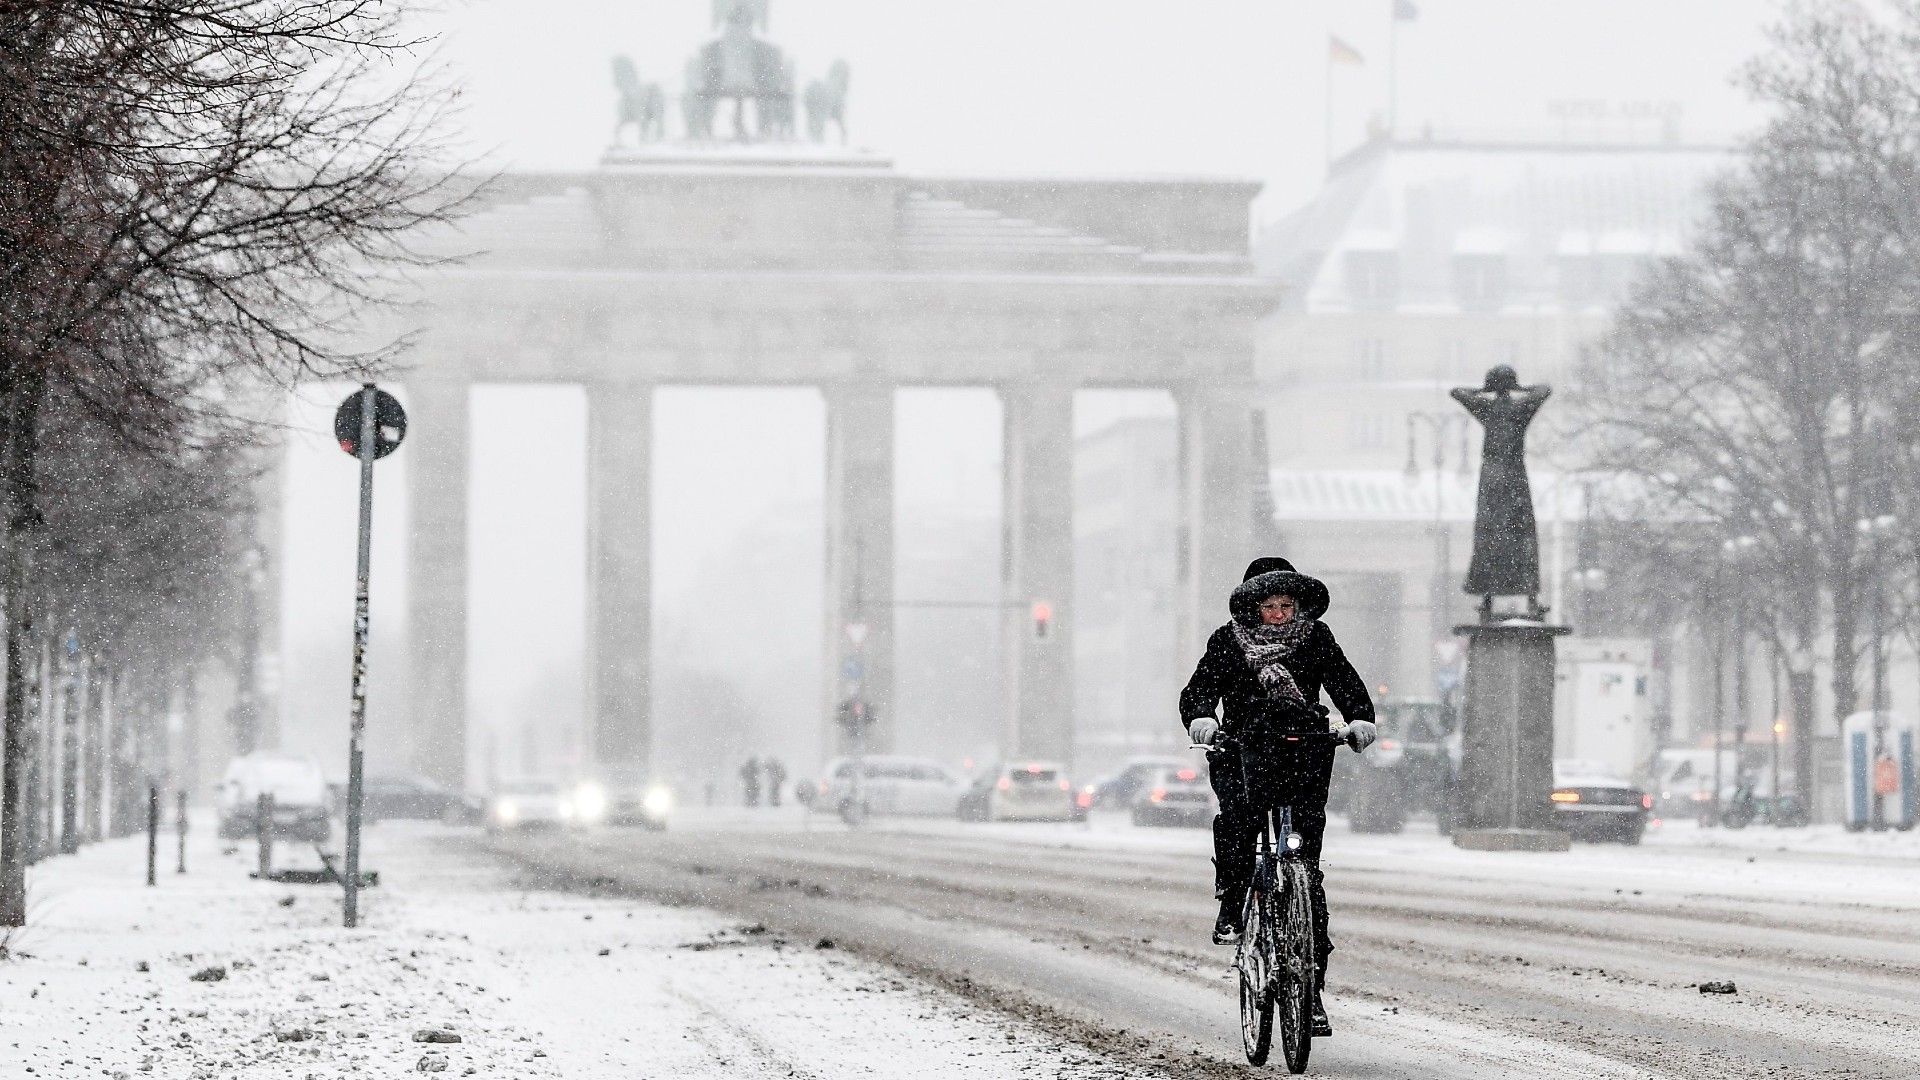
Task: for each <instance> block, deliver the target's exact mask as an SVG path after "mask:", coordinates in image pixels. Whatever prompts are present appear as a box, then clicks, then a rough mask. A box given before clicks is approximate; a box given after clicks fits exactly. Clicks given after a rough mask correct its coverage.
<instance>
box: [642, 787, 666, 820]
mask: <svg viewBox="0 0 1920 1080" xmlns="http://www.w3.org/2000/svg"><path fill="white" fill-rule="evenodd" d="M641 805H642V806H644V807H645V808H646V811H647V813H649V814H652V815H653V816H654V817H666V816H667V812H668V811H670V810H672V809H673V792H671V791H668V790H667V789H666V788H664V787H651V788H648V789H647V797H646V799H645V800H643V801H642V802H641Z"/></svg>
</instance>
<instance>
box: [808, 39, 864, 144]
mask: <svg viewBox="0 0 1920 1080" xmlns="http://www.w3.org/2000/svg"><path fill="white" fill-rule="evenodd" d="M852 74H853V73H852V70H851V69H850V68H848V67H847V62H846V61H845V60H835V61H834V62H833V66H832V67H830V68H828V69H827V77H826V78H825V79H815V80H814V81H812V82H810V83H808V84H807V138H809V139H812V140H813V141H814V142H825V141H826V138H827V125H828V124H834V125H837V126H838V127H839V128H840V144H841V145H842V146H845V145H846V142H847V83H848V81H849V80H850V79H851V78H852Z"/></svg>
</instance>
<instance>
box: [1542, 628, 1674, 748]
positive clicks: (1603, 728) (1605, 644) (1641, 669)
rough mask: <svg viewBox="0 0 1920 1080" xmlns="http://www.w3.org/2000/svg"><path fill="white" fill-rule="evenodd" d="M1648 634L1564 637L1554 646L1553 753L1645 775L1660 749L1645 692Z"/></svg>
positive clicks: (1649, 661)
mask: <svg viewBox="0 0 1920 1080" xmlns="http://www.w3.org/2000/svg"><path fill="white" fill-rule="evenodd" d="M1652 668H1653V642H1652V641H1651V640H1650V639H1647V638H1583V637H1570V638H1562V639H1561V640H1560V642H1559V647H1558V648H1557V649H1556V650H1555V658H1554V679H1553V686H1554V696H1553V756H1554V760H1556V761H1575V760H1577V761H1585V762H1597V763H1604V764H1605V766H1606V767H1607V771H1608V772H1609V773H1610V774H1612V775H1615V776H1619V777H1622V778H1624V779H1632V780H1642V781H1644V780H1647V779H1649V778H1650V773H1651V772H1652V770H1653V767H1654V760H1653V759H1654V754H1655V753H1656V752H1657V751H1658V750H1659V746H1658V744H1657V740H1656V737H1655V732H1654V725H1653V709H1652V705H1651V700H1652V699H1651V697H1650V696H1649V694H1648V693H1647V685H1648V682H1649V675H1650V673H1651V671H1652Z"/></svg>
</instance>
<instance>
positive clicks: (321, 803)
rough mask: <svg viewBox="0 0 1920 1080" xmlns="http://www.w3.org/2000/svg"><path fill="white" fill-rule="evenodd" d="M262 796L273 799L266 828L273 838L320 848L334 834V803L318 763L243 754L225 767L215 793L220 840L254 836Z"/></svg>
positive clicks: (299, 759) (283, 756)
mask: <svg viewBox="0 0 1920 1080" xmlns="http://www.w3.org/2000/svg"><path fill="white" fill-rule="evenodd" d="M263 794H264V795H267V796H269V797H270V798H271V799H272V800H273V809H272V816H271V819H270V820H269V821H268V823H267V827H268V830H269V831H270V832H271V834H272V836H273V837H274V839H276V840H305V841H311V842H313V843H320V842H322V841H324V840H326V839H327V837H328V836H329V835H331V834H332V820H331V809H332V802H333V800H332V796H331V793H330V792H329V791H328V790H327V778H326V775H325V774H324V773H322V772H321V771H320V766H319V764H318V763H317V762H315V761H314V760H313V759H311V758H304V757H293V756H289V755H285V754H247V755H245V756H243V757H237V758H234V759H233V761H232V762H230V763H229V764H228V765H227V771H226V773H225V774H224V775H222V777H221V779H220V786H219V788H218V789H217V791H216V793H215V805H216V807H217V809H218V811H219V815H220V836H221V838H222V839H225V840H241V839H245V838H246V837H249V836H253V835H254V834H255V830H256V829H257V827H258V813H257V811H258V808H259V805H260V796H261V795H263Z"/></svg>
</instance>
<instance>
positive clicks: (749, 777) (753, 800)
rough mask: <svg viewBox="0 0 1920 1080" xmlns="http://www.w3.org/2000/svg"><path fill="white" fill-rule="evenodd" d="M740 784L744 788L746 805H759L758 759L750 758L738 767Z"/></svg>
mask: <svg viewBox="0 0 1920 1080" xmlns="http://www.w3.org/2000/svg"><path fill="white" fill-rule="evenodd" d="M740 784H741V786H742V787H744V788H746V793H747V805H748V806H759V805H760V759H759V758H753V757H750V758H748V759H747V763H746V764H745V765H742V766H740Z"/></svg>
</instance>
